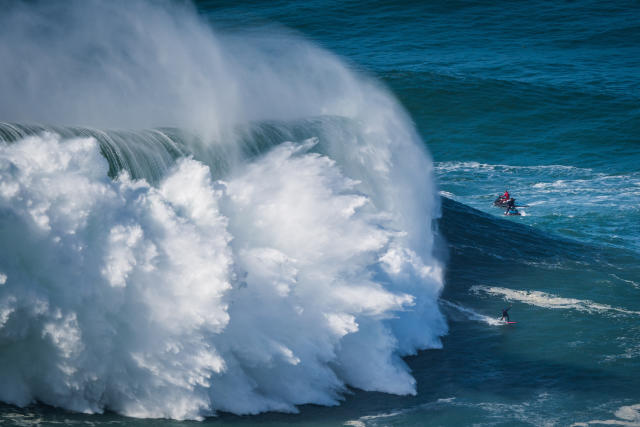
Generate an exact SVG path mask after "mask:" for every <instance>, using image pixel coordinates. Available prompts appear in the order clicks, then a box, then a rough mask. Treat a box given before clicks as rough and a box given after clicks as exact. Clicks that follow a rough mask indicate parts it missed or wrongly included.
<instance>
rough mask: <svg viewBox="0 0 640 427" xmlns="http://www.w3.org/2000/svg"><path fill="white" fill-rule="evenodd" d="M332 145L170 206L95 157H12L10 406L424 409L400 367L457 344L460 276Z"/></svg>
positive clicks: (74, 145) (289, 152) (157, 413)
mask: <svg viewBox="0 0 640 427" xmlns="http://www.w3.org/2000/svg"><path fill="white" fill-rule="evenodd" d="M312 145H313V141H310V142H308V143H306V144H302V145H296V144H291V143H286V144H283V145H281V146H279V147H277V148H275V149H274V150H272V151H271V152H270V153H268V154H267V155H266V156H264V157H263V158H261V159H259V160H257V161H255V162H254V163H252V164H250V165H248V166H247V167H246V168H245V169H243V170H241V171H238V172H237V173H235V174H233V175H232V176H230V177H229V179H228V180H226V181H225V182H221V181H219V182H213V181H212V180H211V178H210V174H209V170H208V168H207V167H206V166H205V165H203V164H202V163H200V162H197V161H195V160H192V159H184V160H182V161H180V162H178V164H177V165H176V167H175V168H174V170H173V171H172V172H171V173H170V174H169V175H168V176H167V177H166V178H165V179H164V180H163V181H162V182H161V183H160V184H159V186H158V187H157V188H154V187H151V186H149V185H148V184H147V183H146V182H144V181H132V180H130V179H129V178H128V177H127V175H122V176H120V177H119V179H118V180H117V181H111V180H110V179H109V178H108V177H107V175H106V172H107V164H106V160H104V159H103V158H102V157H101V156H100V154H99V150H98V146H97V143H96V142H95V141H94V140H92V139H75V140H65V141H60V140H59V138H58V137H57V136H55V135H51V134H48V135H44V136H43V137H31V138H28V139H26V140H23V141H20V142H18V143H15V144H12V145H0V174H1V179H2V182H3V183H4V184H5V185H4V188H5V190H4V191H3V192H2V193H1V194H0V212H1V213H2V215H0V222H1V224H0V225H1V229H2V230H3V236H2V238H3V242H11V244H3V245H2V249H0V253H1V256H0V268H2V271H4V272H6V274H5V273H3V277H8V278H9V279H4V284H3V286H1V287H0V343H2V346H3V352H2V355H1V356H0V357H1V358H2V363H1V364H0V376H1V377H2V378H3V382H2V385H1V386H0V399H1V400H3V401H5V402H10V403H14V404H18V405H26V404H28V403H29V402H31V401H32V400H33V399H38V400H40V401H42V402H45V403H48V404H52V405H56V406H62V407H65V408H68V409H72V410H76V411H81V412H100V411H103V410H104V409H105V408H109V409H112V410H115V411H117V412H120V413H123V414H127V415H130V416H136V417H170V418H176V419H184V418H192V419H197V418H199V417H202V416H205V415H208V414H212V413H213V412H214V411H215V410H225V411H231V412H235V413H255V412H259V411H264V410H280V411H295V410H296V409H295V405H296V404H302V403H308V402H313V403H319V404H336V403H337V402H338V400H339V399H340V395H341V393H342V392H343V391H344V390H345V386H346V385H350V386H355V387H360V388H362V389H365V390H380V391H387V392H392V393H415V388H414V387H415V381H414V380H413V378H412V377H411V375H410V374H409V373H408V370H407V368H406V367H405V365H404V363H403V362H402V361H401V359H400V358H399V356H401V355H403V354H408V352H411V351H415V349H416V348H424V347H427V346H430V345H437V337H438V335H439V334H441V333H443V332H444V324H443V323H442V321H438V316H439V311H438V310H437V308H434V305H435V296H437V293H438V288H439V286H440V283H441V279H440V274H441V273H440V271H439V269H437V268H434V266H433V265H432V266H431V267H428V266H426V265H425V264H424V261H420V258H419V257H417V255H415V253H413V252H412V251H411V250H410V249H408V248H407V247H405V246H404V245H403V241H404V240H403V239H404V235H403V234H402V233H398V232H397V230H392V229H388V228H387V227H386V224H388V221H389V215H386V214H384V213H383V212H381V211H379V210H378V209H377V208H376V207H375V206H374V205H373V204H372V202H371V200H370V199H369V198H368V197H367V196H365V195H364V194H363V193H362V192H360V191H358V190H357V189H356V187H357V186H358V182H357V181H354V180H352V179H349V178H347V177H345V176H344V175H343V174H342V173H341V171H340V169H339V168H338V166H337V165H336V163H335V162H334V161H333V160H330V159H329V158H328V157H324V156H320V155H318V154H313V153H308V150H309V148H311V147H312ZM7 189H8V190H7ZM412 254H413V255H412ZM374 276H379V277H382V276H386V277H387V279H386V280H387V281H388V282H387V283H386V284H384V282H378V281H376V280H374V278H373V277H374ZM394 278H397V279H396V280H395V281H394ZM405 283H407V284H410V286H409V285H406V284H405ZM419 283H422V284H419ZM420 319H426V320H428V321H431V322H432V323H431V325H432V327H431V328H429V327H425V326H426V325H429V323H426V324H425V323H422V322H421V321H420ZM434 319H435V321H434ZM396 330H402V331H404V335H402V334H401V333H397V332H396Z"/></svg>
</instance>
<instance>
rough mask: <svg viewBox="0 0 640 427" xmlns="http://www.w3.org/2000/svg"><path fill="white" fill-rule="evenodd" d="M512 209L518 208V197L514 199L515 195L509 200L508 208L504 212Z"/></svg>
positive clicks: (506, 212)
mask: <svg viewBox="0 0 640 427" xmlns="http://www.w3.org/2000/svg"><path fill="white" fill-rule="evenodd" d="M510 210H514V211H515V210H516V199H514V198H513V197H512V198H510V199H509V201H508V202H507V210H506V211H505V212H504V214H505V215H506V214H508V213H509V211H510Z"/></svg>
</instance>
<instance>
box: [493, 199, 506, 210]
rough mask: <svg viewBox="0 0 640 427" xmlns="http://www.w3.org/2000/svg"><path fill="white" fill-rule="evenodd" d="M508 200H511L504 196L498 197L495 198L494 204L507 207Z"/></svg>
mask: <svg viewBox="0 0 640 427" xmlns="http://www.w3.org/2000/svg"><path fill="white" fill-rule="evenodd" d="M508 202H509V200H508V199H505V198H502V197H498V198H497V199H495V200H494V201H493V206H497V207H499V208H506V207H507V203H508Z"/></svg>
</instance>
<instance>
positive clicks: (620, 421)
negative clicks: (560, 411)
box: [571, 404, 640, 427]
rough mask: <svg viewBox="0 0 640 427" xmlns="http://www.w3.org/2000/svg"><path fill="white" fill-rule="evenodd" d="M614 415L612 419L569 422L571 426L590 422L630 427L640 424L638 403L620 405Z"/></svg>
mask: <svg viewBox="0 0 640 427" xmlns="http://www.w3.org/2000/svg"><path fill="white" fill-rule="evenodd" d="M614 415H615V417H616V418H614V419H610V420H590V421H586V422H576V423H573V424H571V426H572V427H573V426H575V427H578V426H580V427H587V426H589V425H592V424H593V425H610V426H630V427H638V426H640V404H637V405H629V406H621V407H620V408H618V409H617V410H616V411H615V413H614Z"/></svg>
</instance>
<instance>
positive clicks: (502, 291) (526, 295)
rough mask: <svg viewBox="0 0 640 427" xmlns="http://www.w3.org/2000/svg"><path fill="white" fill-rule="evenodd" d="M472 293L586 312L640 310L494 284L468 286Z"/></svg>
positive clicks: (629, 311)
mask: <svg viewBox="0 0 640 427" xmlns="http://www.w3.org/2000/svg"><path fill="white" fill-rule="evenodd" d="M470 290H471V292H474V293H480V292H482V293H485V294H489V295H496V296H500V297H503V298H504V299H506V300H509V301H518V302H522V303H525V304H530V305H535V306H537V307H542V308H550V309H563V310H578V311H583V312H587V313H621V314H625V315H638V314H640V312H638V311H632V310H626V309H624V308H619V307H613V306H610V305H607V304H600V303H597V302H593V301H589V300H580V299H575V298H564V297H560V296H557V295H553V294H549V293H546V292H541V291H529V290H519V289H508V288H500V287H495V286H482V285H475V286H472V287H471V288H470Z"/></svg>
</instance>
